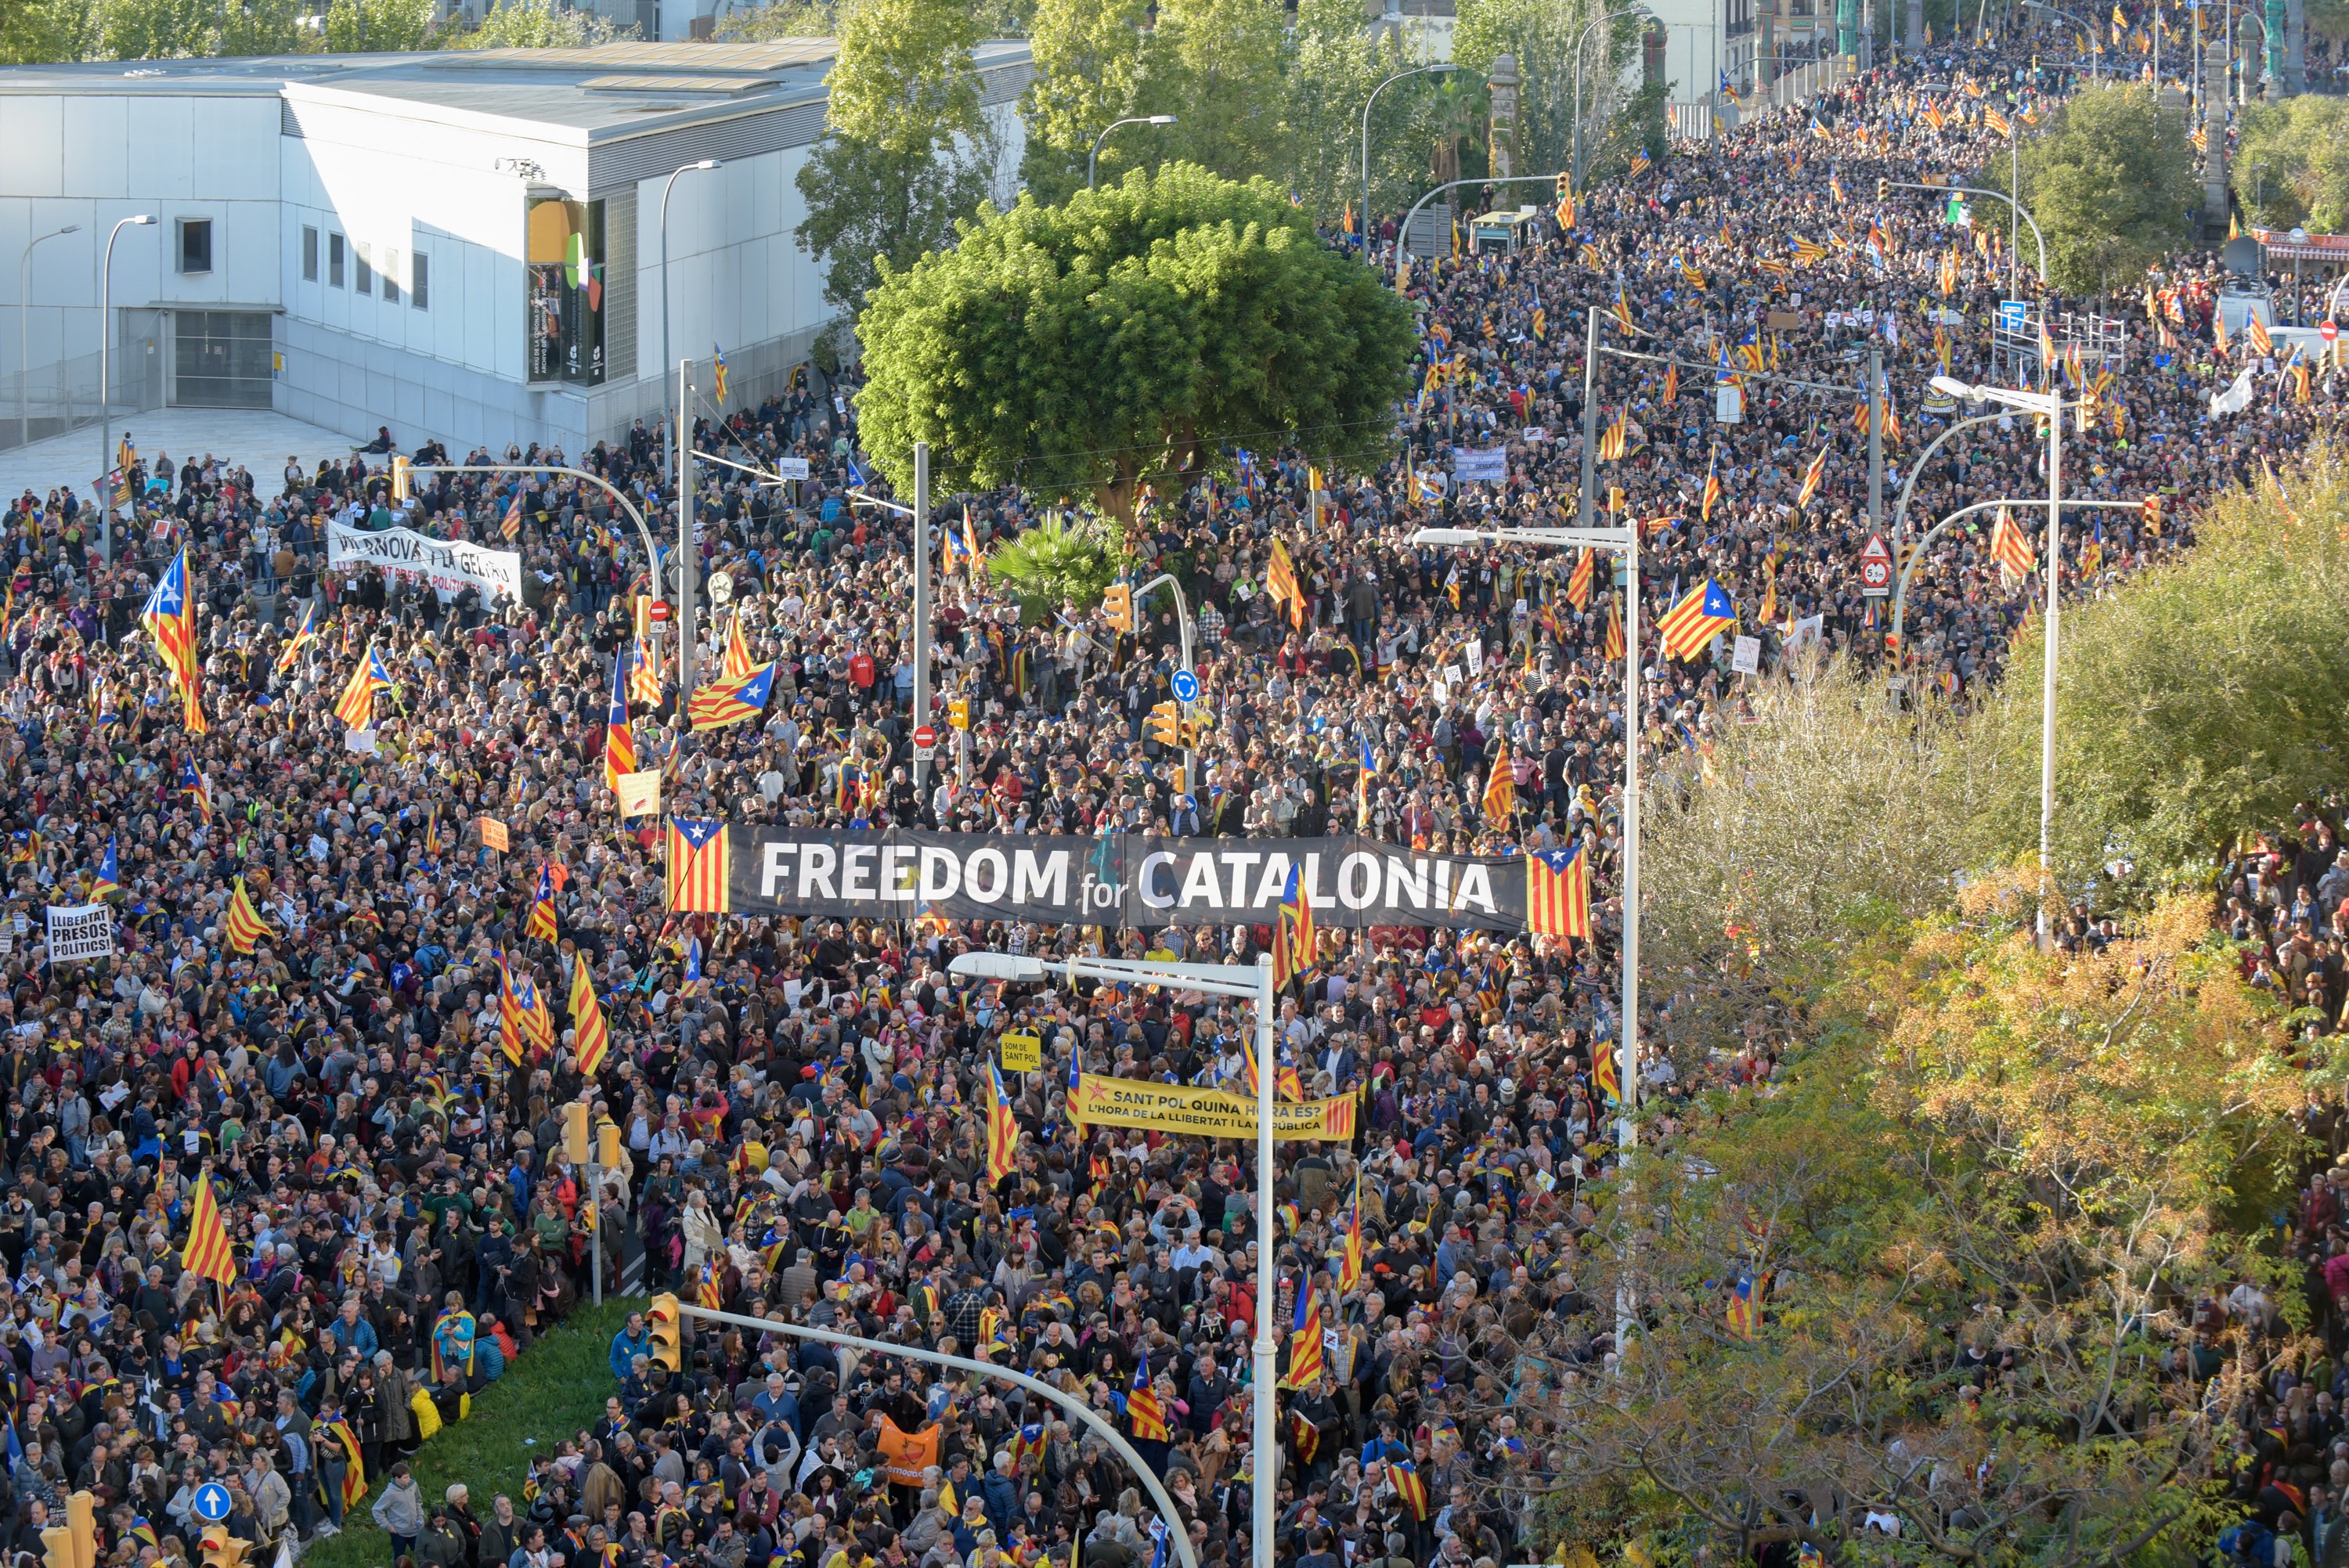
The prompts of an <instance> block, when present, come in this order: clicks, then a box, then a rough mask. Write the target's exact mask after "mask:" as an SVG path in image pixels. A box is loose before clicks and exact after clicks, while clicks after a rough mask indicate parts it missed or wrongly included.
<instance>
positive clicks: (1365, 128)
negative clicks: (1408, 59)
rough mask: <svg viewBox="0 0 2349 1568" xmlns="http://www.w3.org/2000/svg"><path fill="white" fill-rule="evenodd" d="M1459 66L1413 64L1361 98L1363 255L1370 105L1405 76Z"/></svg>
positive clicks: (1367, 245)
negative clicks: (1366, 96) (1368, 95)
mask: <svg viewBox="0 0 2349 1568" xmlns="http://www.w3.org/2000/svg"><path fill="white" fill-rule="evenodd" d="M1459 68H1460V67H1457V66H1455V65H1453V64H1452V63H1451V62H1450V61H1448V60H1447V61H1443V62H1440V63H1438V64H1436V65H1433V66H1414V67H1412V68H1411V69H1410V70H1407V71H1397V72H1396V73H1395V74H1394V75H1392V76H1391V77H1388V78H1387V79H1386V80H1384V81H1382V82H1381V83H1380V84H1379V85H1378V86H1376V87H1374V88H1371V96H1370V97H1369V98H1364V99H1363V100H1362V254H1363V255H1364V256H1365V257H1367V256H1368V255H1369V254H1370V253H1371V105H1372V104H1374V103H1376V102H1378V101H1379V95H1380V94H1381V93H1382V92H1384V91H1386V90H1387V88H1391V87H1392V86H1394V85H1395V83H1397V82H1399V81H1402V79H1403V78H1404V77H1423V76H1426V75H1427V74H1428V73H1429V72H1431V71H1456V70H1458V69H1459Z"/></svg>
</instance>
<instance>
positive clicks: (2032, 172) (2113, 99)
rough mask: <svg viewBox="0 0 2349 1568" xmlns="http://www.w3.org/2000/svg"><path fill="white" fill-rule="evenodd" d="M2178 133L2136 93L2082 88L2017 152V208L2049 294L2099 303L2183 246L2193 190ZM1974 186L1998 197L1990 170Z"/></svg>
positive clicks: (2001, 174)
mask: <svg viewBox="0 0 2349 1568" xmlns="http://www.w3.org/2000/svg"><path fill="white" fill-rule="evenodd" d="M2193 160H2194V150H2193V148H2192V146H2191V145H2189V143H2188V141H2187V140H2186V124H2185V120H2184V119H2183V117H2182V116H2181V115H2179V114H2178V113H2176V112H2172V111H2165V110H2164V109H2163V108H2161V106H2160V103H2159V100H2158V98H2156V97H2155V96H2154V92H2153V89H2152V88H2149V87H2146V86H2143V85H2140V84H2137V83H2127V84H2116V85H2112V86H2106V87H2092V88H2086V89H2085V90H2084V91H2082V92H2080V93H2078V94H2077V95H2076V96H2075V97H2074V98H2071V99H2070V100H2069V101H2068V102H2066V103H2065V104H2064V107H2063V108H2060V109H2058V110H2057V111H2056V114H2055V120H2054V124H2053V125H2052V126H2050V127H2049V128H2048V130H2047V133H2046V134H2045V135H2044V136H2039V137H2034V138H2033V139H2030V140H2028V141H2025V142H2024V143H2023V197H2022V199H2023V202H2024V203H2025V204H2026V205H2027V206H2028V207H2029V208H2030V209H2031V213H2032V216H2033V217H2034V218H2036V219H2037V220H2038V221H2039V227H2040V228H2041V229H2042V230H2043V231H2044V232H2045V233H2046V235H2047V259H2048V266H2049V269H2050V270H2051V271H2052V272H2053V273H2054V279H2053V281H2054V284H2055V285H2056V286H2057V287H2058V288H2062V289H2065V290H2068V291H2070V292H2072V293H2075V294H2103V293H2106V292H2109V291H2110V290H2111V289H2112V288H2113V287H2114V286H2116V284H2119V283H2122V282H2124V281H2126V280H2127V279H2129V278H2133V277H2136V276H2137V275H2139V274H2141V273H2143V272H2144V271H2145V269H2146V268H2147V267H2148V266H2151V265H2152V264H2153V263H2156V262H2158V261H2160V260H2161V258H2162V257H2163V256H2164V255H2166V254H2168V253H2169V252H2171V251H2172V250H2174V249H2176V248H2177V247H2178V246H2179V245H2182V244H2184V243H2185V242H2187V240H2188V239H2189V238H2190V236H2191V232H2192V226H2193V223H2194V222H2198V221H2199V220H2198V219H2196V218H2195V217H2193V216H2192V215H2193V214H2194V213H2195V212H2197V211H2199V201H2200V191H2201V184H2200V181H2199V179H2198V177H2197V176H2196V174H2195V171H2194V161H2193ZM1982 179H1983V182H1984V183H1985V184H1987V185H1989V186H1990V187H1991V188H1992V189H1993V190H1997V191H2005V190H2006V184H2007V170H2006V167H2005V165H2004V164H2002V163H2001V162H2000V161H1999V160H1996V159H1992V160H1991V162H1990V166H1989V167H1988V168H1987V169H1985V170H1983V172H1982Z"/></svg>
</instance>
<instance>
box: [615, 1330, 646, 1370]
mask: <svg viewBox="0 0 2349 1568" xmlns="http://www.w3.org/2000/svg"><path fill="white" fill-rule="evenodd" d="M652 1353H653V1336H652V1331H651V1330H650V1329H646V1330H644V1331H643V1332H641V1333H637V1334H630V1333H629V1332H628V1331H627V1330H626V1329H625V1328H623V1329H622V1330H620V1332H619V1333H617V1334H615V1335H614V1336H612V1355H611V1362H612V1376H613V1377H616V1378H618V1379H619V1380H620V1381H621V1382H623V1383H625V1382H626V1381H627V1380H628V1368H629V1367H631V1366H633V1365H634V1364H635V1362H636V1357H639V1356H650V1355H651V1354H652Z"/></svg>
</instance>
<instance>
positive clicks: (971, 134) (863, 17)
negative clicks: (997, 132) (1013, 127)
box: [798, 0, 995, 312]
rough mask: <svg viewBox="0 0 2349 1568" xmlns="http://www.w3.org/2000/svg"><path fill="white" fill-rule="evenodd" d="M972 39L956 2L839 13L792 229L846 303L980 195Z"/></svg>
mask: <svg viewBox="0 0 2349 1568" xmlns="http://www.w3.org/2000/svg"><path fill="white" fill-rule="evenodd" d="M977 43H978V23H977V20H976V17H975V14H974V13H973V12H972V11H971V10H970V8H969V7H968V6H967V5H957V4H955V3H954V0H854V3H853V4H851V5H849V6H848V7H847V8H846V10H845V12H844V13H843V15H842V17H841V22H840V53H839V55H838V56H837V57H836V58H835V59H834V61H833V67H832V72H831V74H830V75H829V76H828V77H825V85H826V87H827V88H829V89H830V92H831V101H830V104H829V106H828V107H827V108H826V109H825V111H824V125H825V129H826V131H827V133H828V134H827V135H826V136H825V138H824V139H823V142H822V143H820V144H819V145H818V146H817V148H816V150H815V151H814V153H813V154H812V155H811V156H810V158H809V159H808V161H807V162H806V163H805V164H804V165H802V168H801V170H800V172H799V179H798V185H799V191H800V195H801V197H802V200H803V201H805V202H806V203H807V217H806V219H805V221H803V222H802V223H801V224H800V226H799V230H798V234H799V241H800V243H801V244H802V245H804V246H806V247H807V248H808V249H809V250H810V251H812V252H813V253H815V254H816V255H818V256H819V257H821V258H822V259H823V262H824V263H825V273H824V297H825V298H827V299H829V300H831V301H833V303H834V304H838V305H840V306H841V307H842V308H843V310H846V311H849V312H854V311H855V310H857V309H858V308H859V307H861V306H862V305H863V304H864V296H865V294H866V293H867V291H869V290H870V289H871V288H872V286H873V284H874V282H875V281H877V279H878V278H879V276H880V273H879V270H878V263H880V262H881V261H882V260H883V259H884V258H885V259H886V260H887V262H888V263H890V264H891V265H894V266H898V267H904V266H907V265H910V264H911V263H913V262H914V260H915V259H916V257H918V256H920V255H922V254H923V253H926V252H928V251H932V250H935V249H936V248H937V247H938V246H940V245H943V244H944V243H946V242H947V240H948V239H950V238H951V237H952V235H953V232H954V231H953V224H954V221H955V219H956V218H957V217H958V216H962V215H965V214H968V213H969V212H970V211H973V210H975V209H976V208H977V207H978V206H979V205H980V204H981V203H982V202H983V201H985V200H986V197H987V192H988V183H989V174H990V172H991V170H992V169H993V167H994V162H995V144H994V139H993V138H992V137H991V136H990V135H989V134H988V128H987V121H986V119H985V118H984V116H983V115H982V114H981V112H980V108H979V93H978V67H976V65H975V64H974V63H973V61H972V59H971V49H972V46H974V45H976V44H977Z"/></svg>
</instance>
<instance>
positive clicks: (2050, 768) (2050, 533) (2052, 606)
mask: <svg viewBox="0 0 2349 1568" xmlns="http://www.w3.org/2000/svg"><path fill="white" fill-rule="evenodd" d="M1932 384H1933V387H1934V388H1935V390H1937V391H1940V392H1945V393H1948V394H1949V395H1950V396H1951V397H1962V398H1964V399H1965V400H1966V401H1967V402H1969V403H1980V402H1982V401H1984V400H1985V399H1987V400H1988V401H1991V402H1994V403H2003V404H2005V405H2006V406H2007V407H2010V408H2021V409H2023V410H2024V411H2025V412H2027V413H2033V414H2043V415H2044V416H2046V419H2047V538H2046V542H2045V544H2046V551H2047V647H2046V657H2045V658H2044V660H2043V661H2042V668H2041V671H2040V677H2039V687H2040V691H2039V704H2040V717H2039V922H2038V933H2039V944H2040V945H2041V946H2042V947H2045V946H2046V945H2047V943H2048V937H2049V934H2050V923H2049V921H2048V917H2047V893H2048V892H2049V890H2050V888H2051V887H2052V885H2053V879H2054V831H2055V653H2056V634H2057V631H2058V629H2059V625H2060V618H2061V614H2062V606H2063V602H2064V599H2063V594H2062V593H2061V592H2060V590H2061V589H2062V587H2063V556H2064V397H2063V394H2062V393H2060V392H2056V391H2047V392H2028V391H2023V390H2021V389H2019V388H2016V387H1981V386H1975V385H1973V384H1971V383H1969V382H1964V381H1960V380H1958V379H1956V378H1955V377H1949V376H1936V377H1933V382H1932Z"/></svg>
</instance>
